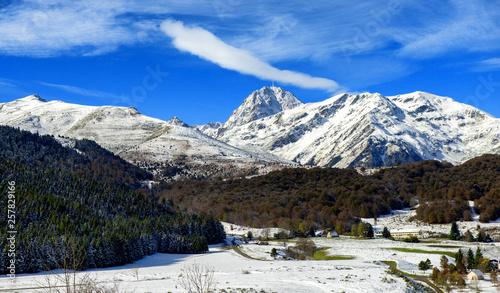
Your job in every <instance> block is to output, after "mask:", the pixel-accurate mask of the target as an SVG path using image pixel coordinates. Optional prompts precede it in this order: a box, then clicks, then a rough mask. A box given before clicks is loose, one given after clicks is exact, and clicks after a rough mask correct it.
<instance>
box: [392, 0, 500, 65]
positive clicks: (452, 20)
mask: <svg viewBox="0 0 500 293" xmlns="http://www.w3.org/2000/svg"><path fill="white" fill-rule="evenodd" d="M493 2H496V4H494V5H493ZM449 4H450V5H449V6H446V7H441V9H446V10H447V11H448V13H447V14H445V15H437V16H438V17H435V18H434V19H430V20H429V21H428V22H426V23H424V24H422V25H419V26H413V27H412V29H411V28H410V30H408V29H407V28H408V27H406V26H401V27H398V28H395V29H394V30H393V37H394V39H395V40H397V41H399V42H400V43H401V44H402V45H403V47H402V48H401V50H399V52H398V54H399V55H400V56H401V57H410V58H418V59H427V58H432V57H436V56H441V55H444V54H446V53H450V52H456V51H462V52H471V51H472V52H475V51H492V50H498V49H500V23H499V22H498V18H499V17H500V11H499V10H498V1H492V2H491V1H490V3H488V1H474V2H470V1H460V0H455V1H450V3H449ZM436 5H441V3H439V4H438V3H435V4H434V5H429V7H427V9H426V10H421V11H420V13H421V14H424V13H427V14H429V15H430V14H432V9H439V7H436Z"/></svg>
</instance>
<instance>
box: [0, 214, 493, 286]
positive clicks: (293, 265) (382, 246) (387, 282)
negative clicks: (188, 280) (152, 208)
mask: <svg viewBox="0 0 500 293" xmlns="http://www.w3.org/2000/svg"><path fill="white" fill-rule="evenodd" d="M411 213H412V212H411V211H404V212H400V213H398V214H397V215H394V216H392V217H385V218H380V219H379V220H378V221H377V226H376V227H378V226H380V227H383V226H384V225H385V226H389V225H392V224H391V223H399V222H398V221H404V219H405V217H409V216H411ZM372 221H373V219H372ZM399 224H400V223H399ZM461 224H464V223H461ZM472 224H474V223H473V222H472ZM472 224H471V227H472V226H473V225H472ZM395 225H396V224H395ZM412 225H418V223H415V222H413V224H412ZM475 225H476V226H477V223H476V224H475ZM489 225H494V224H489ZM496 225H498V224H496ZM231 226H232V227H233V229H232V230H231ZM438 226H439V228H438V227H437V226H436V227H429V229H430V230H434V229H436V230H440V229H442V230H443V233H447V232H449V227H450V225H438ZM441 226H442V228H441ZM224 227H225V228H226V231H227V233H228V241H231V240H232V239H233V237H235V240H236V242H237V243H238V244H240V246H239V247H240V250H241V252H243V253H244V254H246V255H247V256H249V257H250V258H248V257H245V256H243V255H241V254H238V253H237V252H236V251H234V250H233V249H224V248H222V247H221V245H213V246H211V247H210V251H209V253H206V254H196V255H180V254H161V253H157V254H154V255H151V256H147V257H145V258H143V259H141V260H139V261H136V262H134V263H131V264H127V265H124V266H120V267H112V268H106V269H98V270H88V271H84V272H79V273H78V275H79V276H84V275H86V274H87V275H89V276H90V277H91V278H95V279H96V280H97V282H98V283H99V284H101V285H105V286H108V287H113V286H116V287H118V288H119V290H120V292H185V290H184V289H183V288H182V287H181V286H180V283H179V280H180V274H181V273H182V269H184V268H186V267H187V266H190V265H192V264H194V263H197V264H207V265H209V266H211V267H212V268H213V270H214V277H215V281H216V282H217V285H216V288H217V290H216V291H215V292H269V293H271V292H279V293H281V292H283V293H288V292H304V293H305V292H311V293H313V292H314V293H317V292H414V291H413V290H412V289H410V288H409V287H407V284H406V283H405V281H404V280H403V279H402V278H399V277H397V276H394V275H391V274H389V273H388V266H387V265H385V264H383V263H381V261H394V262H396V263H397V265H398V269H400V270H402V271H404V272H407V273H410V274H425V275H428V274H429V273H430V270H429V271H427V272H421V271H419V270H418V267H417V264H418V263H419V262H420V261H421V260H425V259H427V258H429V259H430V260H431V262H432V264H433V265H434V266H438V265H439V260H440V257H441V255H440V254H430V253H415V252H404V251H401V250H405V249H420V250H424V251H432V252H443V251H448V252H453V253H454V252H456V251H457V250H458V246H460V247H462V248H463V249H467V248H468V246H470V247H472V248H473V250H475V249H476V247H477V246H478V245H480V244H478V243H472V244H469V243H466V242H456V241H443V242H441V243H432V242H422V243H417V244H413V243H405V242H402V241H390V240H387V239H380V238H379V239H371V240H364V239H355V238H351V237H339V238H314V241H315V243H316V245H317V246H318V247H321V248H323V249H324V251H325V252H326V253H327V254H328V255H330V256H337V257H339V258H342V260H328V261H326V260H322V261H314V260H306V261H298V260H283V259H282V257H281V255H283V248H284V247H283V245H282V243H280V242H276V241H270V242H269V245H258V244H257V243H256V242H253V241H250V242H249V243H243V242H242V241H241V238H240V237H239V236H241V235H244V234H246V233H248V231H252V233H253V234H254V236H258V235H260V234H261V233H262V232H263V231H264V230H263V229H249V228H246V227H241V226H237V225H231V224H227V223H224ZM389 227H391V229H392V226H389ZM398 227H399V225H398ZM417 227H418V226H417ZM424 227H425V225H424ZM404 228H405V229H410V228H411V229H414V228H415V227H414V226H411V225H410V226H408V227H406V226H405V227H404ZM461 228H462V226H461ZM277 231H278V229H270V231H269V232H270V235H271V236H272V235H273V233H276V232H277ZM293 244H294V243H293V241H291V242H289V243H288V245H293ZM437 244H439V246H437ZM498 244H500V243H494V244H491V243H488V244H483V245H481V249H482V251H483V254H484V256H485V257H489V258H493V259H499V253H500V245H498ZM272 248H276V249H277V250H278V252H279V256H278V259H277V260H275V259H274V258H272V257H271V256H270V251H271V249H272ZM398 249H399V250H398ZM449 260H450V262H453V260H452V259H451V258H449ZM54 273H58V272H57V271H55V272H51V273H47V272H43V273H38V274H20V275H18V276H17V278H16V283H15V284H14V285H13V284H10V283H9V280H8V278H7V277H6V276H1V277H0V292H6V291H7V292H45V291H44V290H43V289H41V287H43V286H46V285H47V284H48V281H47V278H51V279H52V280H54ZM59 273H60V271H59ZM480 287H481V289H482V291H483V292H498V291H500V290H498V288H494V287H492V286H491V284H490V282H489V276H488V275H487V276H486V280H484V281H480ZM28 288H38V289H28ZM8 289H14V290H8ZM16 289H17V290H16ZM465 292H473V291H472V290H470V289H469V290H466V291H465Z"/></svg>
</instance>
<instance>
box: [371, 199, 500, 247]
mask: <svg viewBox="0 0 500 293" xmlns="http://www.w3.org/2000/svg"><path fill="white" fill-rule="evenodd" d="M469 205H471V210H472V211H474V209H473V207H474V202H472V201H471V202H469ZM414 216H415V210H409V209H404V210H394V211H392V214H390V215H385V216H380V217H379V218H377V221H376V222H375V220H374V219H372V218H369V219H362V220H363V222H366V223H370V224H372V225H373V228H374V231H375V232H382V229H383V228H384V227H387V228H388V229H389V230H390V231H398V230H420V231H422V233H423V234H424V235H425V236H426V237H427V236H432V235H436V234H439V233H441V234H449V233H450V229H451V224H428V223H425V222H422V221H419V220H416V219H412V218H413V217H414ZM457 225H458V228H459V230H460V233H461V234H463V233H465V232H467V231H468V230H469V231H470V232H471V233H472V234H473V235H474V237H476V236H477V233H478V227H479V228H481V229H484V230H485V231H486V233H487V234H491V236H492V237H493V239H495V237H497V236H499V235H500V221H499V220H497V221H494V222H490V223H480V222H479V216H478V215H477V214H476V213H475V212H473V221H462V222H457ZM499 240H500V239H499Z"/></svg>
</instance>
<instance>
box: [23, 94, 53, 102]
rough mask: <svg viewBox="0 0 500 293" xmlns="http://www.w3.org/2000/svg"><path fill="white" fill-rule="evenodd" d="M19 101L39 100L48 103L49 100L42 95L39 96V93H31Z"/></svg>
mask: <svg viewBox="0 0 500 293" xmlns="http://www.w3.org/2000/svg"><path fill="white" fill-rule="evenodd" d="M18 101H25V102H30V101H37V102H43V103H46V102H47V100H45V99H42V98H40V96H39V95H37V94H34V95H30V96H27V97H24V98H21V99H19V100H18Z"/></svg>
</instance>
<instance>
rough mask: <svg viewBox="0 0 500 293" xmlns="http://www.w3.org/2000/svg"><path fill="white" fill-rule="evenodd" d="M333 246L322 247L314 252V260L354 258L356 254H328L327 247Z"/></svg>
mask: <svg viewBox="0 0 500 293" xmlns="http://www.w3.org/2000/svg"><path fill="white" fill-rule="evenodd" d="M329 248H331V247H322V248H320V249H318V250H316V252H315V253H314V256H313V259H314V260H348V259H354V256H351V255H328V253H327V252H326V250H327V249H329Z"/></svg>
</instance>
